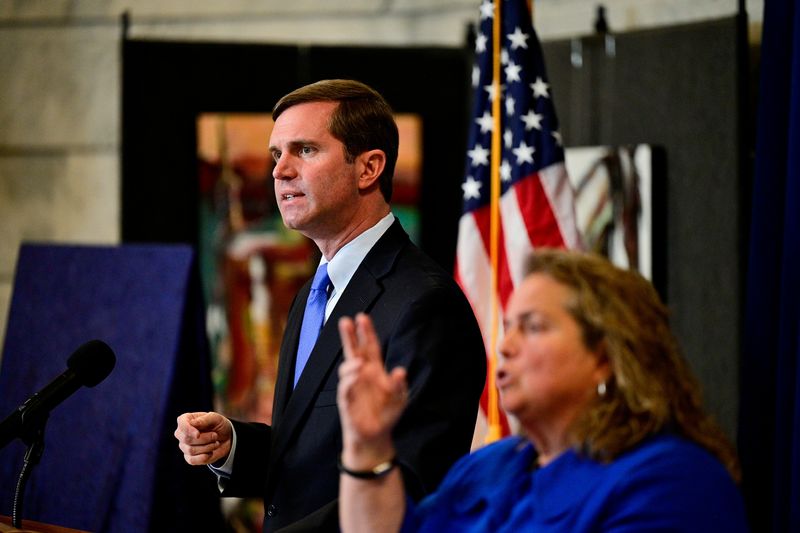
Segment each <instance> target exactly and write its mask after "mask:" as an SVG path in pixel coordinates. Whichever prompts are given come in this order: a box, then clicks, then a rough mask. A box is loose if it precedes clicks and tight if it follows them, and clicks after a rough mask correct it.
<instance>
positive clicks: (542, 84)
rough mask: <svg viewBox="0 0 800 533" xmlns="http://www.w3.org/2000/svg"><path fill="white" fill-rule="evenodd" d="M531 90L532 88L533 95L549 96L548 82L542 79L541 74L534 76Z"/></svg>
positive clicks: (537, 96) (535, 96)
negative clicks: (534, 79)
mask: <svg viewBox="0 0 800 533" xmlns="http://www.w3.org/2000/svg"><path fill="white" fill-rule="evenodd" d="M531 90H533V97H534V98H539V97H540V96H541V97H543V98H550V84H549V83H547V82H546V81H544V80H543V79H542V78H541V76H537V77H536V82H535V83H531Z"/></svg>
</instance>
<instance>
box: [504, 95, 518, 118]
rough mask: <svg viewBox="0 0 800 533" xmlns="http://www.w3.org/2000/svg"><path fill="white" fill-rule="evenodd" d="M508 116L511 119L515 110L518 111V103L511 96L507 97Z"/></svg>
mask: <svg viewBox="0 0 800 533" xmlns="http://www.w3.org/2000/svg"><path fill="white" fill-rule="evenodd" d="M505 104H506V115H508V116H509V117H510V116H511V115H513V114H514V110H515V109H516V105H517V101H516V100H514V97H513V96H511V95H508V96H506V101H505Z"/></svg>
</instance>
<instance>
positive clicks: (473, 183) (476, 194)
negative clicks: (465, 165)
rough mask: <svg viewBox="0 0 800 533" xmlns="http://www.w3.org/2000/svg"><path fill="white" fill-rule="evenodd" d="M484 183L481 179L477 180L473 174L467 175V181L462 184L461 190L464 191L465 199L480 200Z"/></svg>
mask: <svg viewBox="0 0 800 533" xmlns="http://www.w3.org/2000/svg"><path fill="white" fill-rule="evenodd" d="M482 185H483V184H482V183H481V182H480V181H477V180H476V179H475V178H473V177H472V176H467V181H465V182H464V183H462V184H461V190H462V191H464V200H465V201H466V200H470V199H475V200H480V198H481V186H482Z"/></svg>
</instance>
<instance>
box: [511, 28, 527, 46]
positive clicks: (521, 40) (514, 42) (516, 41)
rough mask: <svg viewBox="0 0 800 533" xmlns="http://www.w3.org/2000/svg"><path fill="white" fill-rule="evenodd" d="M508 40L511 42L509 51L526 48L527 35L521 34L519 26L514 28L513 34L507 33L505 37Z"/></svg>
mask: <svg viewBox="0 0 800 533" xmlns="http://www.w3.org/2000/svg"><path fill="white" fill-rule="evenodd" d="M506 37H508V40H509V41H511V49H512V50H516V49H517V48H526V49H527V48H528V34H527V33H523V32H522V30H521V29H520V28H519V26H517V27H516V29H515V30H514V33H509V34H508V35H506Z"/></svg>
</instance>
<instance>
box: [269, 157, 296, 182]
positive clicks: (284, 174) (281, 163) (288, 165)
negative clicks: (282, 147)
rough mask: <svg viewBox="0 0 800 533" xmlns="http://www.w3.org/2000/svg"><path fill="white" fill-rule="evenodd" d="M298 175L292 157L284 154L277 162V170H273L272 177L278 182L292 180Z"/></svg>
mask: <svg viewBox="0 0 800 533" xmlns="http://www.w3.org/2000/svg"><path fill="white" fill-rule="evenodd" d="M296 175H297V171H296V169H295V167H294V165H293V164H292V162H291V157H290V156H289V155H287V154H282V155H281V156H280V157H279V158H278V160H277V161H275V168H273V169H272V177H273V178H275V179H276V180H286V179H292V178H293V177H295V176H296Z"/></svg>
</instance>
